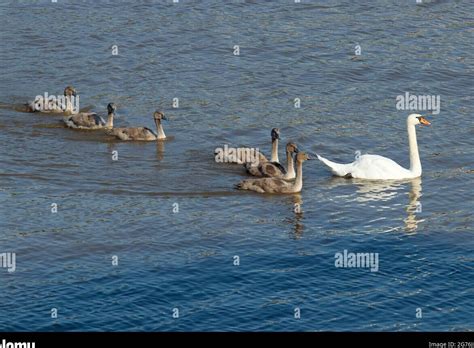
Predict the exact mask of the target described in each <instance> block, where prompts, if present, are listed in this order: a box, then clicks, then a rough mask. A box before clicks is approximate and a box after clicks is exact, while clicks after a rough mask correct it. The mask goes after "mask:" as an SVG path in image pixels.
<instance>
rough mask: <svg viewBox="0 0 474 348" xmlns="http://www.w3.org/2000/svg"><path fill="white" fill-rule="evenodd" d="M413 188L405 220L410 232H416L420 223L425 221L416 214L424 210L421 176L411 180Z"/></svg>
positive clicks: (406, 228) (407, 230)
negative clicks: (421, 198) (421, 199)
mask: <svg viewBox="0 0 474 348" xmlns="http://www.w3.org/2000/svg"><path fill="white" fill-rule="evenodd" d="M410 183H411V190H410V193H409V202H408V205H407V207H406V212H407V214H408V216H407V218H406V219H405V220H404V221H405V231H406V232H408V233H415V232H416V229H417V228H418V223H420V222H422V221H424V220H422V219H417V218H416V215H417V214H419V213H421V212H422V204H421V201H420V197H421V178H416V179H412V180H411V182H410Z"/></svg>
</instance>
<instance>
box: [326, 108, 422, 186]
mask: <svg viewBox="0 0 474 348" xmlns="http://www.w3.org/2000/svg"><path fill="white" fill-rule="evenodd" d="M418 124H422V125H427V126H429V125H430V123H429V122H428V121H427V120H426V119H425V118H424V117H423V116H421V115H418V114H411V115H409V116H408V117H407V131H408V146H409V147H410V169H406V168H403V167H402V166H400V165H399V164H397V163H396V162H394V161H392V160H391V159H390V158H387V157H382V156H378V155H362V156H358V158H356V160H355V161H354V162H352V163H348V164H340V163H334V162H332V161H330V160H328V159H326V158H324V157H321V156H319V155H318V159H319V160H320V161H321V162H323V163H324V164H325V165H327V166H328V167H329V168H330V169H331V171H332V173H333V174H334V175H337V176H344V177H346V178H357V179H369V180H401V179H412V178H417V177H419V176H421V161H420V155H419V153H418V143H417V142H416V130H415V126H416V125H418Z"/></svg>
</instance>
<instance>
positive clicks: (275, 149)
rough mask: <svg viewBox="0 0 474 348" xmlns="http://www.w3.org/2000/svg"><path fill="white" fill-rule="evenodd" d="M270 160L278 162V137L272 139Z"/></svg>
mask: <svg viewBox="0 0 474 348" xmlns="http://www.w3.org/2000/svg"><path fill="white" fill-rule="evenodd" d="M271 162H277V163H280V160H279V159H278V139H272V158H271Z"/></svg>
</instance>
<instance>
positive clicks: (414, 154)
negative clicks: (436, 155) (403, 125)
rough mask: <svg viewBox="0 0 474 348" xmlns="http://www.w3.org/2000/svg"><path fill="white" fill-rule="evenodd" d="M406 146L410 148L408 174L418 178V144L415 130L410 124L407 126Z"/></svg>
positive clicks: (419, 166) (419, 171) (419, 163)
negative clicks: (410, 173)
mask: <svg viewBox="0 0 474 348" xmlns="http://www.w3.org/2000/svg"><path fill="white" fill-rule="evenodd" d="M407 131H408V146H409V148H410V172H412V173H413V174H415V175H417V176H419V175H421V161H420V154H419V153H418V143H417V141H416V130H415V126H414V125H412V124H408V125H407Z"/></svg>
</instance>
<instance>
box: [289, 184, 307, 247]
mask: <svg viewBox="0 0 474 348" xmlns="http://www.w3.org/2000/svg"><path fill="white" fill-rule="evenodd" d="M288 203H289V204H292V208H291V209H293V213H294V217H292V218H290V219H288V222H289V223H290V224H292V225H293V230H292V231H291V233H290V238H292V239H299V238H301V237H302V236H303V230H304V224H303V222H302V220H303V217H304V211H303V199H302V197H301V194H300V193H295V194H293V195H291V198H290V199H289V200H288Z"/></svg>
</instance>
